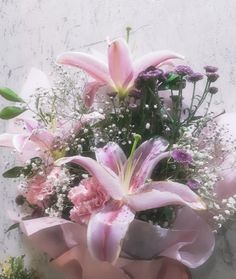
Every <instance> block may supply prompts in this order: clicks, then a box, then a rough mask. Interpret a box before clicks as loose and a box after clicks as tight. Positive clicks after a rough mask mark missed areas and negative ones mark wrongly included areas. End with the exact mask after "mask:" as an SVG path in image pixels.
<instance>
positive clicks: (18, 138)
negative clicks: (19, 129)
mask: <svg viewBox="0 0 236 279" xmlns="http://www.w3.org/2000/svg"><path fill="white" fill-rule="evenodd" d="M29 137H30V135H14V137H13V139H12V142H13V146H14V147H15V149H16V150H17V151H18V152H22V151H23V149H24V147H25V145H26V143H27V141H28V140H29Z"/></svg>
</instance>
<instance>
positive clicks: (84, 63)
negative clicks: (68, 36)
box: [57, 52, 111, 84]
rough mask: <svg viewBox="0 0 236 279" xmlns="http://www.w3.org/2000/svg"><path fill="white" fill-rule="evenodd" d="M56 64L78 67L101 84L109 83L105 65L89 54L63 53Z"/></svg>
mask: <svg viewBox="0 0 236 279" xmlns="http://www.w3.org/2000/svg"><path fill="white" fill-rule="evenodd" d="M57 63H59V64H65V65H70V66H75V67H78V68H80V69H82V70H84V71H85V72H87V73H88V74H89V75H90V76H91V77H93V78H94V79H95V80H97V81H99V82H101V83H103V84H105V83H110V81H111V80H110V77H109V73H108V67H107V65H106V64H105V63H104V62H103V61H102V60H100V59H98V58H96V57H94V56H92V55H90V54H86V53H82V52H65V53H62V54H61V55H60V56H59V57H58V58H57Z"/></svg>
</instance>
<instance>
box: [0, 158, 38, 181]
mask: <svg viewBox="0 0 236 279" xmlns="http://www.w3.org/2000/svg"><path fill="white" fill-rule="evenodd" d="M32 164H35V165H36V166H38V167H39V166H40V165H41V164H42V159H41V158H39V157H34V158H32V159H31V160H30V163H29V165H27V166H25V167H23V166H16V167H13V168H12V169H9V170H7V171H6V172H4V173H3V177H5V178H16V177H19V176H20V175H21V174H23V175H24V176H27V177H30V176H33V175H34V174H35V170H33V169H32Z"/></svg>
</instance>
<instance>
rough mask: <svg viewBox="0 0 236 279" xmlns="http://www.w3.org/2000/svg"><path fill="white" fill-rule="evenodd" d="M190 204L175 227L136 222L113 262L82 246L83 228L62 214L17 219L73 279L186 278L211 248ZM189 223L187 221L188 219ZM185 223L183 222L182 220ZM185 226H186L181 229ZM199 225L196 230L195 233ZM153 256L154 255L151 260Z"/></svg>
mask: <svg viewBox="0 0 236 279" xmlns="http://www.w3.org/2000/svg"><path fill="white" fill-rule="evenodd" d="M192 214H195V213H194V212H193V211H190V210H189V209H188V208H185V209H183V210H182V211H181V212H180V214H179V215H178V218H177V219H176V221H175V224H174V227H175V228H174V229H173V230H168V229H163V228H160V227H158V226H152V225H150V224H148V223H145V222H142V221H138V220H137V221H134V222H133V223H132V224H131V226H130V228H129V231H128V233H127V235H126V238H125V240H124V244H123V250H122V253H121V257H120V258H119V259H118V260H117V262H116V263H113V264H111V263H108V262H100V261H97V260H96V259H94V258H93V257H92V256H91V255H90V253H89V251H88V249H87V245H86V227H85V226H82V225H80V224H75V223H72V222H70V221H67V220H64V219H60V218H50V217H43V218H38V219H33V220H25V221H22V222H21V229H22V231H23V232H24V234H25V235H26V236H27V237H28V238H29V239H30V240H31V241H32V242H33V243H34V245H35V246H36V247H37V248H38V249H40V250H41V251H44V252H46V253H47V254H48V255H49V256H50V257H51V258H52V259H53V260H52V261H51V263H52V264H53V265H54V266H56V267H57V268H59V269H61V270H62V271H63V272H64V273H66V274H67V275H69V276H70V277H71V278H72V279H95V278H98V277H99V278H103V279H108V278H109V279H110V278H112V279H143V278H147V279H189V278H191V275H190V273H189V271H188V269H187V267H186V266H188V267H197V266H199V265H200V264H202V263H203V262H205V261H206V260H207V259H208V257H209V256H210V254H211V253H212V251H213V248H214V237H213V238H212V239H209V238H206V237H205V236H206V234H205V233H206V230H207V229H209V230H210V228H208V227H206V223H205V222H204V221H203V219H202V218H200V217H199V216H197V215H196V214H195V217H196V218H195V220H193V218H192V217H193V215H192ZM190 217H191V218H192V220H193V221H192V222H189V221H188V220H189V218H190ZM182 222H186V223H185V226H183V225H182V224H181V223H182ZM183 227H184V231H183V230H181V228H183ZM199 227H200V232H199ZM153 258H154V259H153Z"/></svg>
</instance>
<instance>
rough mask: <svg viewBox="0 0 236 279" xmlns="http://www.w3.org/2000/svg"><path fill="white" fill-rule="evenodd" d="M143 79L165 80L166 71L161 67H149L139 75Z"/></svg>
mask: <svg viewBox="0 0 236 279" xmlns="http://www.w3.org/2000/svg"><path fill="white" fill-rule="evenodd" d="M138 77H139V78H141V79H142V80H148V79H159V80H165V76H164V72H163V70H161V69H157V68H155V67H153V66H151V67H149V68H147V69H146V70H145V71H143V72H141V73H140V74H139V76H138Z"/></svg>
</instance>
